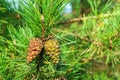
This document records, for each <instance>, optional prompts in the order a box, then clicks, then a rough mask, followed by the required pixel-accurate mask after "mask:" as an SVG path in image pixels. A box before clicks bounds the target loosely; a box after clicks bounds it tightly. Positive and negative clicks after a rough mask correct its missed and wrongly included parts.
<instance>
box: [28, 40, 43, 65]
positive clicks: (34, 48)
mask: <svg viewBox="0 0 120 80" xmlns="http://www.w3.org/2000/svg"><path fill="white" fill-rule="evenodd" d="M42 48H43V43H42V40H41V39H39V38H33V39H31V40H30V44H29V46H28V54H27V62H28V63H29V62H31V61H32V60H33V59H35V58H36V56H37V55H38V54H39V53H40V52H41V51H42Z"/></svg>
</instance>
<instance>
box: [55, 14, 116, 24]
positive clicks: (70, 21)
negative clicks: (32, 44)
mask: <svg viewBox="0 0 120 80" xmlns="http://www.w3.org/2000/svg"><path fill="white" fill-rule="evenodd" d="M115 15H116V14H112V15H111V14H104V15H98V16H89V17H85V16H84V17H78V18H74V19H70V20H65V21H62V22H58V23H55V25H62V24H66V23H74V22H80V21H83V20H89V19H99V18H106V17H113V16H115Z"/></svg>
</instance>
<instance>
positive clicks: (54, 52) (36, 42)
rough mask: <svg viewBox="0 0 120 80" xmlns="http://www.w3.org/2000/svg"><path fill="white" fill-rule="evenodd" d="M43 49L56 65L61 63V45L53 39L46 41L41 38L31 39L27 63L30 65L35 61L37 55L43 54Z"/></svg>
mask: <svg viewBox="0 0 120 80" xmlns="http://www.w3.org/2000/svg"><path fill="white" fill-rule="evenodd" d="M43 49H44V50H45V53H46V54H47V55H48V56H49V57H50V59H51V61H52V62H53V63H54V64H57V63H59V55H60V49H59V43H58V41H57V40H55V39H53V38H50V39H48V40H45V41H43V40H41V39H39V38H33V39H31V40H30V44H29V46H28V53H27V62H28V63H30V62H31V61H32V60H33V59H35V58H36V57H37V55H39V54H40V53H41V52H42V50H43Z"/></svg>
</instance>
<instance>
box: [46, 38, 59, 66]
mask: <svg viewBox="0 0 120 80" xmlns="http://www.w3.org/2000/svg"><path fill="white" fill-rule="evenodd" d="M44 48H45V51H46V54H47V55H48V56H49V57H50V58H51V60H52V62H53V63H54V64H57V63H58V62H59V56H60V49H59V43H58V41H57V40H54V39H48V40H46V41H45V42H44Z"/></svg>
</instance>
